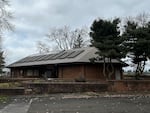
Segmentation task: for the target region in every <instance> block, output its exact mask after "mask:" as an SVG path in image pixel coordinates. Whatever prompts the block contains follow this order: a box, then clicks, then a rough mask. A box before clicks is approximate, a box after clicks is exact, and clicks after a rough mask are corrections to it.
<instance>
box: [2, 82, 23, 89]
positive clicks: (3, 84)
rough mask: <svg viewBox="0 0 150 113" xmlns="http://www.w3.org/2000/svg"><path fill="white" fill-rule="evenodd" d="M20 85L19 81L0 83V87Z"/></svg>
mask: <svg viewBox="0 0 150 113" xmlns="http://www.w3.org/2000/svg"><path fill="white" fill-rule="evenodd" d="M19 86H21V83H19V82H9V83H0V88H14V87H19Z"/></svg>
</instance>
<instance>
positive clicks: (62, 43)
mask: <svg viewBox="0 0 150 113" xmlns="http://www.w3.org/2000/svg"><path fill="white" fill-rule="evenodd" d="M86 30H87V29H85V28H81V29H75V30H71V29H70V27H68V26H64V27H62V28H52V29H51V30H50V31H49V33H48V34H47V35H46V36H47V37H48V39H50V41H51V42H53V46H54V45H55V46H57V47H58V49H59V50H68V49H71V48H80V47H83V46H86V45H88V42H89V36H88V31H86Z"/></svg>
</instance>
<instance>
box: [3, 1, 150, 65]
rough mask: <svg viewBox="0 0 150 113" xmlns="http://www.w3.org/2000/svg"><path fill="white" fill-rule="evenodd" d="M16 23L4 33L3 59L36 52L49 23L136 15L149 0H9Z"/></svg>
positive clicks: (72, 23)
mask: <svg viewBox="0 0 150 113" xmlns="http://www.w3.org/2000/svg"><path fill="white" fill-rule="evenodd" d="M9 1H10V4H11V10H12V12H13V16H14V19H13V20H11V21H12V23H13V24H14V25H15V29H14V32H9V33H7V34H5V38H4V39H3V48H4V50H5V52H6V63H7V64H9V63H12V62H14V61H16V60H19V59H20V58H23V57H25V56H27V55H31V54H35V53H37V49H36V43H37V41H39V40H44V39H45V34H47V33H48V30H49V29H50V28H52V27H62V26H64V25H68V26H70V27H71V28H72V29H74V28H81V27H82V26H87V27H90V26H91V24H92V22H93V20H94V19H96V18H98V17H102V18H113V17H121V18H124V17H127V16H135V15H137V14H139V13H142V12H145V13H149V11H150V6H149V5H150V0H9Z"/></svg>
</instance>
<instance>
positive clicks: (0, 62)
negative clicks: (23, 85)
mask: <svg viewBox="0 0 150 113" xmlns="http://www.w3.org/2000/svg"><path fill="white" fill-rule="evenodd" d="M4 64H5V61H4V57H3V52H0V74H2V73H3V67H4Z"/></svg>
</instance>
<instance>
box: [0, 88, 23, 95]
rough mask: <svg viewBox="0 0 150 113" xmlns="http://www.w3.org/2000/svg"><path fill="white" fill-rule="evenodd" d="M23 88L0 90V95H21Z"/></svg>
mask: <svg viewBox="0 0 150 113" xmlns="http://www.w3.org/2000/svg"><path fill="white" fill-rule="evenodd" d="M23 94H24V88H23V87H16V88H0V95H23Z"/></svg>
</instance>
